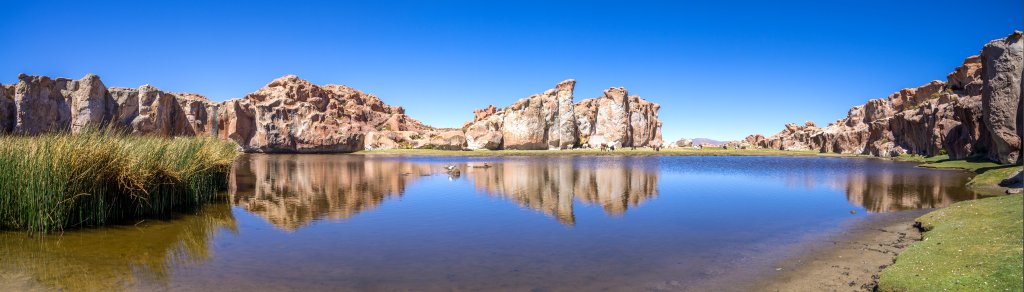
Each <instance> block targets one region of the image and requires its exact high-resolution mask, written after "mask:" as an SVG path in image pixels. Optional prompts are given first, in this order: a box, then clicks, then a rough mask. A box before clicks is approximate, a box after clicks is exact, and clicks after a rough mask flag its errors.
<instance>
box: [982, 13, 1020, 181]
mask: <svg viewBox="0 0 1024 292" xmlns="http://www.w3.org/2000/svg"><path fill="white" fill-rule="evenodd" d="M981 59H982V62H983V65H982V70H981V71H982V74H981V75H982V83H983V85H982V90H981V91H982V92H981V102H982V114H983V115H984V122H985V128H986V129H987V130H988V132H989V133H991V137H992V149H991V151H989V153H988V157H989V158H991V159H993V160H995V161H998V162H1000V163H1021V154H1020V152H1021V137H1024V132H1022V131H1024V125H1022V122H1024V115H1022V114H1021V111H1022V110H1024V105H1022V104H1021V102H1024V98H1021V94H1022V92H1021V89H1022V88H1024V79H1022V78H1021V72H1022V70H1024V43H1022V42H1021V32H1020V31H1016V32H1014V33H1013V34H1011V35H1010V36H1008V37H1006V38H1003V39H998V40H994V41H991V42H989V43H988V44H986V45H985V48H984V49H982V51H981Z"/></svg>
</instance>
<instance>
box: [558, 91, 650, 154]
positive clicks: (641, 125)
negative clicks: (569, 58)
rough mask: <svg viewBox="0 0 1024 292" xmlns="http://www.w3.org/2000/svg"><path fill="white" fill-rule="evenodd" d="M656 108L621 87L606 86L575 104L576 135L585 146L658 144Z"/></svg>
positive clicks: (648, 145)
mask: <svg viewBox="0 0 1024 292" xmlns="http://www.w3.org/2000/svg"><path fill="white" fill-rule="evenodd" d="M660 108H661V106H660V105H658V104H656V103H652V102H648V101H646V100H644V99H642V98H640V97H639V96H635V95H633V96H630V95H629V93H628V91H626V89H625V88H622V87H618V88H609V89H606V90H605V91H604V96H602V97H598V98H592V99H585V100H582V101H580V102H579V103H577V104H576V120H577V123H579V125H580V126H579V129H580V138H581V140H582V141H585V142H586V143H584V144H586V146H589V147H599V146H600V145H602V144H603V145H615V146H619V147H631V146H635V147H652V146H661V144H662V143H663V142H662V138H661V121H660V120H659V119H658V109H660Z"/></svg>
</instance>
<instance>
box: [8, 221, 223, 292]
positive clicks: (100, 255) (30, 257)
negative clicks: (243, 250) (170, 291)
mask: <svg viewBox="0 0 1024 292" xmlns="http://www.w3.org/2000/svg"><path fill="white" fill-rule="evenodd" d="M222 229H227V230H231V231H235V230H237V227H236V225H235V218H234V217H232V216H231V210H230V208H229V206H228V205H226V204H214V205H208V206H206V207H204V208H203V210H202V211H201V212H199V214H196V215H189V216H184V217H183V218H181V219H178V220H173V221H167V222H159V223H152V225H150V224H142V225H139V226H131V227H110V228H105V229H103V230H81V231H74V232H67V233H64V234H60V235H42V236H39V237H34V236H25V233H22V232H0V275H3V276H0V279H3V280H5V281H0V291H21V290H57V291H119V290H125V289H128V288H130V286H132V285H139V284H143V283H139V282H141V280H143V279H144V280H147V281H154V282H155V283H156V284H158V285H159V284H166V283H167V282H166V281H167V280H168V278H169V277H170V272H171V269H172V268H174V267H181V266H187V265H193V264H199V263H202V262H205V261H207V260H208V259H210V257H211V256H212V255H211V254H210V253H211V250H210V248H211V246H210V245H211V241H212V240H213V238H214V235H216V233H217V232H218V231H219V230H222ZM8 276H9V277H8ZM12 280H13V281H12ZM20 282H23V283H20ZM5 285H12V286H13V287H7V286H5ZM36 286H39V287H36ZM136 289H137V288H136Z"/></svg>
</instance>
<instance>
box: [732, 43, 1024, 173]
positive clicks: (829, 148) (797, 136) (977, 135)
mask: <svg viewBox="0 0 1024 292" xmlns="http://www.w3.org/2000/svg"><path fill="white" fill-rule="evenodd" d="M1020 38H1021V33H1020V32H1014V33H1013V34H1011V35H1010V36H1009V37H1006V38H1003V39H999V40H995V41H992V42H990V43H989V44H988V45H986V46H985V48H984V49H983V51H982V55H981V56H972V57H968V58H967V59H966V60H964V63H963V65H962V66H960V67H958V68H956V69H955V70H954V71H953V72H952V73H950V74H949V75H948V76H947V77H946V81H945V82H942V81H932V82H929V83H928V84H925V85H922V86H920V87H917V88H907V89H903V90H900V91H899V92H896V93H893V94H892V95H890V96H889V97H887V98H885V99H873V100H869V101H868V102H867V103H865V104H863V105H859V106H855V107H853V108H851V109H850V111H849V112H848V113H847V116H846V117H845V118H843V119H840V120H838V121H836V122H833V123H830V124H829V125H828V126H826V127H824V128H819V127H817V126H816V125H814V124H813V123H812V122H807V123H805V124H804V125H797V124H787V125H786V126H785V129H783V130H782V131H781V132H779V133H777V134H775V135H772V136H770V137H764V138H761V137H757V136H753V135H752V136H748V137H747V139H746V140H745V142H746V143H750V144H752V145H755V146H756V147H758V148H770V149H781V150H815V151H820V152H834V153H853V154H870V155H875V156H883V157H892V156H897V155H900V154H907V153H910V154H919V155H927V156H931V155H939V154H949V156H950V157H951V158H954V159H961V158H966V157H968V156H973V155H988V157H990V159H992V160H994V161H998V162H1000V163H1004V164H1012V163H1021V157H1020V156H1019V153H1020V151H1021V142H1020V141H1021V140H1020V138H1021V130H1022V127H1021V126H1020V124H1021V121H1022V120H1024V119H1022V118H1024V116H1022V115H1021V87H1022V85H1021V69H1022V68H1024V64H1022V59H1024V53H1022V47H1021V41H1020Z"/></svg>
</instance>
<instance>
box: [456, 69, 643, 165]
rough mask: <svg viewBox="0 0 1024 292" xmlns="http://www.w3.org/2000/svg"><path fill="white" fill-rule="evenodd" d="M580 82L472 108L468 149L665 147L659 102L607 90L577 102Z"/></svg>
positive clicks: (623, 91) (467, 130)
mask: <svg viewBox="0 0 1024 292" xmlns="http://www.w3.org/2000/svg"><path fill="white" fill-rule="evenodd" d="M575 84H576V81H574V80H566V81H562V82H561V83H559V84H558V85H556V86H555V88H554V89H550V90H548V91H545V92H544V93H541V94H536V95H532V96H530V97H527V98H523V99H520V100H519V101H517V102H515V103H513V104H512V105H510V106H508V107H505V108H502V109H497V108H495V107H494V106H493V105H492V106H489V107H487V108H485V109H480V110H477V111H475V112H474V119H473V121H470V122H467V123H466V126H465V127H464V129H465V131H466V140H467V142H468V147H469V148H470V149H491V150H496V149H568V148H575V147H580V146H585V147H599V146H601V145H608V146H611V145H615V146H619V147H628V146H637V147H649V146H661V144H662V140H661V121H660V120H658V109H659V108H660V106H659V105H658V104H656V103H652V102H648V101H646V100H644V99H642V98H640V97H639V96H635V95H634V96H629V95H628V93H627V91H626V89H625V88H621V87H619V88H609V89H607V90H605V91H604V96H602V97H598V98H593V99H585V100H582V101H580V102H579V103H575V104H573V103H572V102H573V87H574V86H575Z"/></svg>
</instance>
